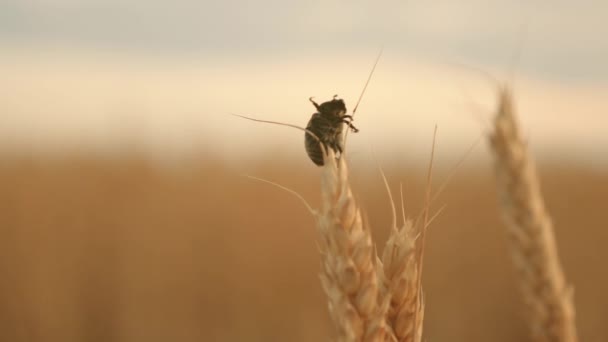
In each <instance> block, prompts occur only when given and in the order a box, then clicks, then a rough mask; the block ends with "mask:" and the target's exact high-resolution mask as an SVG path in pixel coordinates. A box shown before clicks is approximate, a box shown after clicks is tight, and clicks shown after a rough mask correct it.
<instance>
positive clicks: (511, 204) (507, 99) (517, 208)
mask: <svg viewBox="0 0 608 342" xmlns="http://www.w3.org/2000/svg"><path fill="white" fill-rule="evenodd" d="M499 96H500V98H499V104H498V111H497V113H496V118H495V122H494V126H495V128H494V129H495V130H494V132H493V133H492V134H491V136H490V137H489V140H490V145H491V148H492V151H493V154H494V159H495V170H496V177H497V182H498V193H499V197H500V201H501V203H500V204H501V207H502V211H503V216H504V219H505V222H506V225H507V232H508V235H509V243H510V249H511V252H512V256H513V262H514V265H515V268H516V270H517V272H518V275H519V282H520V286H521V289H522V293H523V299H524V301H525V304H526V314H527V317H526V321H527V324H528V326H529V328H530V333H531V337H532V340H533V341H539V342H540V341H543V342H544V341H552V342H553V341H555V342H557V341H559V342H574V341H577V335H576V326H575V318H574V304H573V298H572V297H573V296H572V294H573V291H572V289H571V287H569V286H568V284H567V283H566V280H565V277H564V273H563V270H562V267H561V264H560V261H559V258H558V254H557V246H556V243H555V236H554V231H553V225H552V222H551V219H550V217H549V215H548V213H547V211H546V209H545V205H544V203H543V198H542V195H541V191H540V186H539V181H538V176H537V172H536V168H535V165H534V162H533V159H532V157H531V156H530V154H529V152H528V148H527V146H526V144H525V142H524V141H523V139H522V137H521V134H520V132H519V128H518V125H517V122H516V119H515V112H514V108H513V100H512V96H511V93H510V92H509V89H507V88H502V89H501V90H500V94H499Z"/></svg>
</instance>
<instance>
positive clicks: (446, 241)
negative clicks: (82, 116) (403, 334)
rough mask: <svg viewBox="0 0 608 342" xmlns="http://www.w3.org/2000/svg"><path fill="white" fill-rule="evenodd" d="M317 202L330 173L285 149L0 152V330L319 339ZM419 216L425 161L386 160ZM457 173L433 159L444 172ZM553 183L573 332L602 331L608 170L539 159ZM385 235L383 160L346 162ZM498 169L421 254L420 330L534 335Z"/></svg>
mask: <svg viewBox="0 0 608 342" xmlns="http://www.w3.org/2000/svg"><path fill="white" fill-rule="evenodd" d="M244 173H247V174H252V175H256V176H260V177H264V178H266V179H271V180H273V181H276V182H279V183H281V184H284V185H287V186H289V187H290V188H293V189H294V190H297V191H298V192H300V193H301V194H302V195H303V196H304V197H305V198H307V199H308V200H309V201H310V202H311V204H313V206H318V204H319V197H320V195H319V186H320V184H319V171H318V170H317V169H315V168H313V167H307V168H302V167H301V165H300V164H298V163H293V162H290V161H289V159H288V158H286V159H285V160H283V159H282V158H280V157H277V158H276V159H274V160H272V161H265V162H261V161H260V162H258V163H247V164H243V165H240V166H235V165H234V164H226V163H224V162H222V161H221V160H216V159H213V158H205V159H199V160H190V161H187V162H181V163H175V164H172V165H168V164H161V163H158V162H154V161H151V160H149V159H146V158H144V157H139V156H138V155H137V154H134V155H130V156H124V157H120V158H118V157H116V158H100V157H92V156H85V155H66V156H63V157H44V158H32V157H14V156H13V157H8V156H7V157H4V158H3V159H2V161H1V163H0V212H1V213H2V214H1V216H0V230H1V232H0V234H1V236H2V239H1V240H0V253H1V255H0V263H1V264H0V265H1V266H0V277H1V279H2V282H1V283H0V302H1V303H2V305H1V306H0V340H2V341H324V340H327V339H328V338H330V337H331V336H332V335H333V332H332V325H331V321H330V319H329V315H328V312H327V307H326V305H327V299H326V298H325V295H324V294H323V291H322V288H321V284H320V282H319V265H320V256H319V251H318V233H317V231H316V229H315V224H314V220H313V218H312V217H311V216H310V215H309V213H308V212H307V211H306V209H305V207H304V206H303V205H302V204H301V203H300V202H299V201H298V200H297V199H296V198H294V197H292V196H291V195H289V194H288V193H286V192H282V191H280V190H278V189H277V188H275V187H272V186H269V185H268V184H264V183H260V182H256V181H253V180H251V179H248V178H245V177H243V176H242V175H243V174H244ZM386 173H387V177H388V179H389V182H390V183H391V186H392V187H393V191H398V187H399V181H403V182H404V189H405V190H404V193H405V202H406V211H407V212H408V215H409V216H415V215H416V214H417V213H418V211H419V210H420V209H421V204H422V198H423V194H424V181H425V179H424V170H423V169H422V168H417V167H409V168H408V167H396V166H393V167H389V168H388V170H386ZM447 173H448V172H447V170H441V169H439V170H436V172H435V179H437V181H436V182H437V183H440V180H441V179H442V178H445V177H446V176H447ZM540 175H541V177H542V185H543V191H544V194H545V200H546V203H547V206H548V209H549V211H550V212H551V213H552V216H553V219H554V222H555V230H556V235H557V242H558V245H559V248H560V257H561V260H562V263H563V266H564V269H565V273H566V275H567V277H568V280H569V281H570V282H571V283H572V284H573V285H574V287H575V304H576V308H577V323H578V330H579V336H580V338H581V340H584V341H605V340H606V339H608V328H607V327H606V325H605V324H603V323H604V320H605V317H607V315H608V309H607V308H608V295H607V294H606V291H605V289H606V288H608V273H606V272H605V263H606V260H608V251H607V249H606V248H605V242H606V241H608V231H607V230H606V228H607V225H606V222H608V212H607V211H606V204H605V203H606V202H605V199H606V197H607V196H608V175H607V174H606V172H605V171H604V170H600V169H592V168H584V167H581V166H575V165H568V164H559V163H545V164H541V165H540ZM351 183H352V186H353V188H354V190H353V191H354V193H355V197H356V198H357V200H358V201H359V202H360V204H361V205H362V207H363V211H364V216H365V217H366V218H367V220H368V222H369V224H370V226H371V227H372V233H373V238H374V240H375V241H376V243H377V246H378V248H382V246H383V245H384V241H385V240H386V237H387V235H388V232H389V227H390V217H391V214H390V204H389V201H388V198H387V195H386V192H385V190H384V188H383V184H382V180H381V178H380V175H379V173H378V172H377V171H369V170H365V171H364V170H361V171H359V170H357V169H356V168H354V169H351ZM496 197H497V196H496V190H495V184H494V177H493V174H492V168H491V166H490V165H483V164H480V163H477V164H474V165H472V164H471V165H465V166H463V167H462V168H461V169H460V170H459V171H458V173H457V174H456V175H455V176H454V177H453V178H452V180H451V182H450V184H449V186H448V188H447V189H446V190H445V191H444V193H443V194H442V195H441V196H440V197H439V199H438V200H437V202H436V203H435V204H434V205H433V207H434V208H439V207H441V206H442V205H446V207H445V209H444V211H443V212H442V214H441V215H440V216H439V217H438V218H437V219H436V221H435V222H434V223H433V225H432V226H431V227H430V228H429V231H428V234H427V243H426V250H425V259H424V260H425V268H424V275H423V288H424V291H425V300H426V313H425V338H426V339H427V340H429V341H447V340H450V341H520V340H525V338H526V336H527V335H526V331H525V324H524V322H523V321H522V318H521V315H520V312H521V310H522V303H521V299H520V297H519V295H518V291H517V290H518V289H517V285H516V282H515V277H516V276H515V274H514V272H513V270H512V266H511V263H510V260H509V253H508V251H507V246H506V243H505V241H506V239H505V234H504V229H503V227H502V224H501V222H500V221H499V217H500V215H499V210H498V204H497V199H496Z"/></svg>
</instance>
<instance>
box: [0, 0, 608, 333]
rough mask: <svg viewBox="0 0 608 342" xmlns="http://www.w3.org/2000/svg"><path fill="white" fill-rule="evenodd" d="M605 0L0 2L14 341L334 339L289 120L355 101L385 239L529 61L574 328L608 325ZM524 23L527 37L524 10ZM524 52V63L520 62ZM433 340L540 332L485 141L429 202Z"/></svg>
mask: <svg viewBox="0 0 608 342" xmlns="http://www.w3.org/2000/svg"><path fill="white" fill-rule="evenodd" d="M606 6H607V5H606V4H603V3H601V4H599V3H597V2H595V1H582V2H578V3H577V4H572V3H569V2H565V1H563V2H559V1H558V2H543V1H539V2H534V3H528V2H503V1H498V0H493V1H477V0H475V1H471V2H468V3H467V5H466V6H464V5H462V4H453V3H450V2H437V3H432V4H430V3H423V2H418V3H416V2H408V3H401V2H397V1H392V2H387V3H383V4H382V5H381V6H380V5H378V4H377V3H376V2H371V1H360V2H356V3H353V2H348V3H347V2H342V1H337V2H331V3H326V2H303V1H300V2H292V3H290V4H287V3H283V2H279V1H275V0H264V1H261V2H248V1H242V0H241V1H232V2H225V3H220V2H217V3H211V2H193V1H192V2H191V1H178V2H174V3H165V4H162V3H153V4H152V3H150V4H148V3H144V2H143V1H141V0H129V1H103V2H102V1H90V2H83V3H80V2H75V1H68V0H65V1H64V0H56V1H41V2H38V1H16V0H9V1H3V2H1V3H0V279H1V281H0V341H104V342H105V341H319V340H323V341H325V340H328V338H329V337H330V336H332V332H331V324H330V321H329V316H328V313H327V308H326V298H325V296H324V294H323V293H322V291H321V285H320V282H319V279H318V272H319V262H320V258H319V255H318V249H317V245H316V239H317V233H316V231H315V227H314V222H313V219H312V218H311V217H310V216H309V215H308V214H307V212H306V210H305V208H304V206H303V205H302V204H301V203H299V202H298V201H297V199H295V198H293V197H292V196H290V195H289V194H287V193H285V192H282V191H280V190H278V189H276V188H274V187H271V186H269V185H267V184H263V183H260V182H256V181H253V180H251V179H248V178H246V177H243V176H244V175H253V176H257V177H262V178H264V179H268V180H272V181H275V182H278V183H280V184H282V185H285V186H287V187H290V188H292V189H294V190H296V191H298V192H299V193H301V194H302V195H303V196H304V197H305V198H306V199H308V200H309V201H310V202H311V203H312V204H313V205H315V204H317V203H318V201H319V191H318V189H319V177H318V176H319V170H318V169H317V168H316V167H315V166H314V165H312V163H311V162H310V161H309V160H308V159H307V157H306V156H305V153H304V149H303V136H302V134H301V132H297V131H294V130H290V129H286V128H279V127H270V126H264V125H261V124H255V123H251V122H247V121H244V120H240V119H237V118H234V117H232V116H230V115H229V114H230V113H238V114H242V115H249V116H254V117H257V118H261V119H270V120H277V121H283V122H287V123H292V124H298V125H302V126H304V125H305V124H306V122H307V120H308V118H309V117H310V115H311V114H312V110H313V107H312V106H311V105H310V103H309V102H308V97H310V96H315V97H316V100H317V101H324V100H327V99H329V98H331V96H333V95H334V94H336V93H337V94H339V95H340V96H341V97H342V98H344V99H345V101H346V104H347V107H348V108H349V109H352V108H353V107H354V104H355V102H356V99H357V97H358V96H359V93H360V91H361V88H362V87H363V84H364V81H365V78H366V77H367V74H368V72H369V70H370V68H371V64H372V62H373V59H374V58H375V55H376V53H377V52H378V50H379V47H380V45H382V44H384V46H385V49H384V56H383V58H382V60H381V62H380V64H379V65H378V68H377V70H376V74H375V75H374V79H373V80H372V82H371V84H370V87H369V88H368V91H367V93H366V95H365V97H364V99H363V101H362V103H361V106H360V108H359V111H358V113H357V116H356V120H355V124H356V125H357V127H359V128H360V129H361V132H360V133H358V134H356V135H355V134H352V135H350V138H349V155H348V158H349V160H350V163H351V166H352V167H351V173H352V181H353V186H354V189H355V191H356V194H355V195H356V196H357V197H358V198H359V200H360V202H361V204H362V205H363V206H364V208H365V212H366V214H367V216H368V218H369V222H370V226H371V227H372V229H373V233H374V238H375V239H376V240H375V241H376V243H377V245H378V248H379V249H381V248H382V246H383V244H384V241H385V238H386V235H387V233H388V227H389V224H390V206H389V201H388V198H387V195H386V193H385V191H384V187H383V184H382V181H381V178H380V175H379V173H378V171H377V167H378V165H381V166H382V167H383V168H384V169H385V171H386V173H387V176H388V178H389V181H390V183H391V186H392V188H393V191H394V192H395V194H396V193H397V191H398V189H399V182H403V184H404V189H405V199H406V211H407V212H408V215H409V216H415V215H417V213H418V211H419V210H420V208H421V204H422V198H423V191H424V169H425V167H426V166H425V165H426V163H427V161H428V158H429V152H430V142H431V138H432V130H433V127H434V125H435V124H437V125H438V126H439V132H438V141H437V155H436V163H437V168H436V171H435V174H434V177H435V178H434V179H435V187H434V189H435V190H436V189H437V187H438V185H439V184H440V183H441V181H442V180H443V179H445V178H446V177H447V176H448V175H449V174H450V172H451V170H452V169H453V167H454V165H455V164H456V163H457V161H458V160H459V159H460V158H461V157H462V156H463V155H464V154H465V151H466V150H467V149H468V148H469V146H470V145H471V144H473V143H474V142H475V141H477V140H478V139H479V138H480V137H483V136H484V135H485V134H486V133H487V124H488V122H489V120H490V119H491V115H492V110H493V106H494V105H495V103H494V101H495V98H494V97H495V94H494V90H493V89H492V86H491V84H490V83H489V82H487V80H485V79H484V76H481V75H480V74H479V73H478V72H476V71H474V70H472V69H471V68H468V67H466V66H465V65H470V66H471V67H472V68H479V69H483V70H488V71H489V72H491V73H492V74H495V75H496V76H497V77H502V75H504V74H505V71H508V69H509V68H511V67H513V68H515V71H516V77H515V79H514V80H513V81H514V83H513V84H514V86H515V95H516V96H515V98H516V101H517V106H518V111H519V114H520V119H521V122H522V125H523V127H524V131H525V132H526V136H528V137H529V140H530V144H531V148H532V150H533V151H534V153H535V154H536V156H537V157H538V160H539V167H540V173H541V180H542V185H543V190H544V193H545V195H546V201H547V205H548V208H549V211H550V212H551V214H552V215H553V218H554V221H555V228H556V235H557V240H558V245H559V248H560V256H561V259H562V262H563V265H564V269H565V272H566V276H567V277H568V280H569V281H570V282H571V283H572V284H573V285H574V287H575V303H576V307H577V322H578V324H579V335H580V338H581V340H584V341H606V340H608V327H606V325H605V324H603V323H604V321H605V319H604V318H605V317H607V316H608V294H607V292H606V290H605V289H606V288H608V273H607V272H606V271H604V269H605V263H606V260H608V250H607V249H606V248H604V245H605V241H608V230H607V229H606V228H608V223H607V222H608V211H607V210H606V208H607V207H606V201H605V199H606V197H607V196H608V153H607V152H608V135H607V134H606V132H607V130H608V115H606V114H607V113H608V101H607V100H606V94H608V68H606V64H605V61H606V60H608V46H607V45H606V44H605V39H604V37H605V36H606V35H607V34H608V25H607V24H606V22H605V18H604V16H603V13H606V10H607V9H608V8H606ZM526 25H528V28H527V30H522V29H521V27H522V26H526ZM520 41H523V43H522V44H521V55H520V57H519V59H518V61H517V62H516V64H515V65H512V64H511V62H512V58H511V56H513V55H514V53H515V51H517V49H518V47H519V46H520V45H519V44H520V43H519V42H520ZM442 205H446V207H445V210H444V211H443V213H442V214H441V216H439V218H438V219H437V221H436V222H435V223H434V225H433V226H432V227H431V230H430V232H429V235H428V241H427V249H426V257H425V269H424V272H425V274H424V284H423V286H424V290H425V292H426V300H427V309H426V320H425V336H426V339H427V340H429V341H445V340H450V341H523V340H525V338H526V333H525V330H524V324H523V322H522V321H521V318H520V315H519V310H520V309H521V305H520V304H521V303H520V302H519V300H520V299H519V297H518V292H517V288H516V287H515V281H514V276H515V275H514V273H513V272H512V268H511V264H510V260H509V255H508V252H507V250H506V244H505V236H504V230H503V227H502V226H501V223H500V221H499V212H498V205H497V199H496V194H495V189H494V182H493V175H492V166H491V163H490V161H489V158H488V155H487V150H486V147H485V146H484V144H483V142H482V143H481V144H479V145H478V146H477V147H476V148H475V149H474V150H473V152H472V153H471V155H469V156H468V158H467V160H466V162H465V163H464V164H463V165H462V166H461V167H460V168H459V169H458V171H457V173H456V174H455V176H454V177H453V178H452V179H451V181H450V183H449V186H448V188H447V189H446V191H445V192H444V193H443V194H442V195H441V196H440V197H439V199H438V200H437V202H436V203H434V205H433V207H434V209H438V208H440V207H441V206H442Z"/></svg>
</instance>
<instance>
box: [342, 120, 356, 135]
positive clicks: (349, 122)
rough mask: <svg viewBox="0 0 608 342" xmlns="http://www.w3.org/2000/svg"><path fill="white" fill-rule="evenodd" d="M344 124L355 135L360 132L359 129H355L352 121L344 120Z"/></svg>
mask: <svg viewBox="0 0 608 342" xmlns="http://www.w3.org/2000/svg"><path fill="white" fill-rule="evenodd" d="M342 122H344V123H345V124H346V125H347V126H348V127H349V128H350V130H351V131H353V133H357V132H359V129H358V128H357V127H355V126H354V125H353V123H352V122H351V121H347V120H342Z"/></svg>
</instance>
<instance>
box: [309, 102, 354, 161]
mask: <svg viewBox="0 0 608 342" xmlns="http://www.w3.org/2000/svg"><path fill="white" fill-rule="evenodd" d="M337 97H338V95H335V96H334V98H333V99H332V100H330V101H327V102H323V103H321V104H320V105H319V104H317V103H316V102H315V101H314V100H313V98H312V97H311V98H309V101H310V102H312V104H313V105H314V106H315V108H316V109H317V112H316V113H314V114H313V115H312V117H311V118H310V120H309V121H308V125H307V126H306V129H307V130H308V131H310V132H312V133H313V134H314V136H313V135H311V134H309V133H306V134H305V139H304V146H305V148H306V153H307V154H308V157H309V158H310V160H312V162H313V163H315V164H316V165H317V166H323V164H324V162H323V148H321V144H323V147H324V148H325V150H327V149H328V148H331V149H332V150H333V151H334V152H336V153H340V156H341V155H342V151H344V145H343V144H344V137H343V128H344V124H346V125H347V126H348V127H349V128H350V129H351V130H352V131H353V132H358V131H359V130H358V129H357V128H356V127H355V126H353V124H352V120H353V117H352V115H347V114H346V104H345V103H344V100H342V99H338V98H337ZM317 138H318V139H317Z"/></svg>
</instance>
